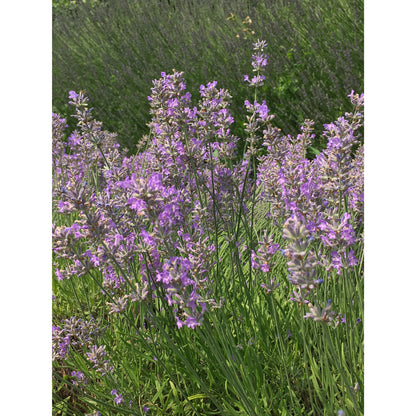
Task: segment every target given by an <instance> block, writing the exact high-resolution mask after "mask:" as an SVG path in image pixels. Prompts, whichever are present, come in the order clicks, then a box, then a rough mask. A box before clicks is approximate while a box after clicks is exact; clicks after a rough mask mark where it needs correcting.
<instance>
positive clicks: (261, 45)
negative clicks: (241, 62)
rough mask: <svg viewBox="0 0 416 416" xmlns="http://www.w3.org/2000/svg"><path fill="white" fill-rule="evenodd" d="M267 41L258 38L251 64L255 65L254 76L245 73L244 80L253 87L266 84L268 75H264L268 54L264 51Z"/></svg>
mask: <svg viewBox="0 0 416 416" xmlns="http://www.w3.org/2000/svg"><path fill="white" fill-rule="evenodd" d="M266 46H267V43H266V42H265V41H264V40H258V41H257V42H255V43H254V44H253V50H254V54H253V56H252V61H251V65H252V67H253V72H254V73H255V75H254V77H252V78H250V77H249V76H248V75H244V81H246V82H248V83H249V85H250V86H251V87H259V86H262V85H264V80H265V79H266V77H265V76H264V75H263V71H264V68H265V66H266V65H267V58H268V56H267V55H266V54H265V53H264V49H265V48H266Z"/></svg>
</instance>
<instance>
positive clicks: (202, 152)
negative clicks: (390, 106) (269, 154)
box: [53, 71, 252, 328]
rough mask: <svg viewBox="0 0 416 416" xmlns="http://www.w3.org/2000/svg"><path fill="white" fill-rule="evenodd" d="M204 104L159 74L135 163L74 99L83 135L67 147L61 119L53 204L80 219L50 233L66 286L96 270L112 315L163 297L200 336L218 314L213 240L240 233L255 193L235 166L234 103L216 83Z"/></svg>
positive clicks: (179, 78)
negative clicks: (208, 318) (207, 317)
mask: <svg viewBox="0 0 416 416" xmlns="http://www.w3.org/2000/svg"><path fill="white" fill-rule="evenodd" d="M200 94H201V99H200V101H199V108H198V107H191V106H190V104H191V102H190V100H191V96H190V94H189V92H187V91H186V85H185V82H184V79H183V73H181V72H176V71H174V72H173V74H166V73H162V74H161V78H160V79H159V80H155V81H154V82H153V88H152V94H151V96H149V102H150V106H151V111H150V112H151V115H152V120H151V122H150V123H149V127H150V134H149V136H148V137H147V139H146V140H147V141H148V145H147V149H146V150H145V151H143V152H140V153H138V154H137V155H135V156H131V157H127V156H126V155H125V154H123V152H120V151H119V150H118V146H117V145H116V144H115V135H113V134H110V133H108V132H102V131H101V123H99V122H96V121H95V120H94V119H93V118H92V112H91V109H89V108H88V98H87V97H86V96H85V94H84V93H83V92H80V93H79V94H78V93H75V92H70V99H71V101H70V104H72V105H74V106H75V110H76V115H75V117H76V118H77V120H78V126H79V129H80V130H77V131H75V132H74V133H72V134H71V135H70V136H69V138H68V140H67V142H65V139H64V127H65V121H64V120H62V119H60V118H59V117H58V116H56V115H54V134H55V135H56V137H54V141H55V142H57V146H56V147H54V155H53V156H54V157H53V160H54V172H55V174H54V193H53V195H54V204H55V206H56V207H57V209H58V211H59V212H60V213H62V214H64V215H69V214H76V215H75V217H74V218H76V219H75V221H73V222H72V224H71V225H67V226H62V225H61V226H59V225H57V224H54V226H53V250H54V254H55V259H56V261H55V263H56V269H55V273H56V276H57V277H58V279H59V280H62V279H70V278H72V277H75V276H77V277H80V276H84V275H86V274H88V273H91V272H92V271H93V270H99V271H100V273H101V276H102V282H101V285H102V289H103V293H105V295H106V296H107V297H109V299H107V301H106V304H107V306H108V308H109V313H111V314H118V313H123V312H124V311H125V310H126V308H128V305H129V303H130V302H148V303H149V302H152V299H155V298H156V297H159V296H163V297H164V298H165V300H166V302H167V304H168V305H169V306H171V307H172V310H173V312H174V315H175V317H176V321H177V325H178V327H181V326H183V325H186V326H188V327H190V328H195V327H196V326H198V325H200V324H201V322H202V319H203V315H204V313H205V311H206V310H207V309H208V305H216V304H217V303H216V302H215V300H214V299H212V298H211V297H210V292H211V289H210V276H209V270H210V267H211V263H212V259H213V258H214V256H213V251H214V245H213V242H212V237H210V236H212V235H214V234H215V232H216V229H217V227H218V226H219V224H221V225H220V227H223V229H227V230H231V229H232V228H233V221H235V217H236V212H237V211H238V209H239V204H240V201H241V199H242V196H241V193H242V192H243V190H244V192H245V193H247V194H248V193H249V192H250V191H251V186H252V183H251V181H250V180H247V177H246V169H245V164H244V162H243V163H234V162H233V159H234V158H235V149H236V142H237V138H236V137H234V136H232V135H231V134H230V125H231V124H232V123H233V121H234V120H233V118H232V117H231V115H230V113H229V110H228V105H229V103H230V100H231V96H230V94H229V93H228V91H226V90H224V89H218V88H217V83H216V82H212V83H208V84H207V85H206V86H204V85H202V86H201V88H200ZM90 165H92V167H93V168H92V169H90V167H89V166H90ZM63 266H65V267H63Z"/></svg>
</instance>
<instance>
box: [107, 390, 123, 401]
mask: <svg viewBox="0 0 416 416" xmlns="http://www.w3.org/2000/svg"><path fill="white" fill-rule="evenodd" d="M110 393H111V395H112V396H116V397H114V402H115V404H121V403H124V399H123V396H122V395H121V394H118V393H117V390H116V389H113V390H111V392H110Z"/></svg>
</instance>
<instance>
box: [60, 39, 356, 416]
mask: <svg viewBox="0 0 416 416" xmlns="http://www.w3.org/2000/svg"><path fill="white" fill-rule="evenodd" d="M266 46H267V44H266V42H264V41H257V42H255V43H254V44H253V49H254V53H253V55H252V68H253V71H254V77H253V78H251V79H250V77H248V76H246V77H245V81H248V82H249V84H250V86H251V87H252V90H253V91H254V97H253V98H254V100H253V104H251V102H250V101H249V100H247V101H246V105H245V107H246V110H247V113H248V115H247V117H246V120H247V122H246V124H245V126H246V133H247V135H248V137H247V143H248V144H247V147H246V151H245V154H244V157H243V159H242V160H241V161H239V159H238V158H236V148H237V144H238V141H239V140H240V138H238V137H235V136H234V135H233V134H232V133H231V125H232V124H233V123H234V117H233V116H232V115H231V112H230V110H229V106H230V102H231V99H232V97H231V95H230V93H229V92H228V91H227V90H225V89H221V88H220V89H219V88H217V82H215V81H214V82H210V83H208V84H206V85H201V86H200V99H199V101H198V103H197V105H193V104H192V96H191V94H190V93H189V92H188V91H187V87H186V84H185V79H184V73H183V72H178V71H173V72H172V73H171V74H167V73H164V72H162V73H161V77H160V78H159V79H158V80H155V81H154V82H153V87H152V89H151V95H150V96H149V97H148V101H149V103H150V114H151V121H150V123H149V124H148V127H149V132H148V134H147V135H146V136H144V137H143V138H142V140H141V144H140V146H139V147H138V150H137V152H136V154H135V155H131V156H127V154H126V153H125V152H124V151H122V150H120V147H119V145H118V144H117V142H116V135H115V134H112V133H109V132H107V131H103V130H102V124H101V123H99V122H98V121H96V120H95V119H94V118H93V115H92V109H91V108H90V107H89V105H88V98H87V97H86V95H85V92H80V93H75V92H74V91H71V92H70V95H69V98H70V105H72V106H73V107H74V109H75V114H74V116H75V119H76V121H77V128H76V129H75V131H73V132H72V133H71V134H70V135H69V136H68V137H66V131H65V130H66V124H67V123H66V120H65V119H63V118H62V117H60V116H59V115H57V114H54V115H53V207H54V211H55V214H54V219H55V221H54V224H53V259H54V270H55V271H54V279H55V284H54V288H55V293H54V298H55V300H54V322H53V360H54V377H55V380H56V383H57V384H60V385H61V386H63V385H70V386H71V389H72V390H71V392H72V393H71V394H72V395H73V394H75V393H74V392H76V394H77V395H79V397H78V400H79V402H80V405H79V409H82V411H83V412H84V413H83V414H85V411H84V410H85V409H88V410H87V411H88V412H89V414H94V413H91V412H95V414H131V415H133V414H134V415H139V414H145V413H147V412H150V413H151V414H160V415H162V414H189V415H197V414H201V415H202V414H230V415H242V414H253V415H254V414H256V415H257V414H308V413H309V414H324V415H329V414H334V412H336V411H337V410H338V409H339V408H340V407H342V409H345V410H346V411H349V412H350V413H351V414H357V415H358V414H362V407H363V404H362V403H363V400H362V389H358V388H355V389H350V387H351V386H356V385H357V386H362V375H363V369H362V336H363V333H362V325H360V322H361V320H362V318H363V315H362V302H363V296H362V243H363V240H362V226H363V180H362V177H363V145H362V143H361V141H360V138H359V136H358V134H357V133H358V132H359V130H360V127H361V125H362V119H363V115H362V110H361V107H362V105H363V97H362V96H359V95H357V94H355V93H354V92H352V93H351V95H350V98H351V101H352V103H353V107H354V109H353V112H351V113H346V114H345V116H344V117H340V118H339V119H338V120H337V121H336V122H334V123H331V124H328V125H326V126H325V131H324V137H326V138H327V139H328V144H327V147H326V149H325V150H324V151H323V152H322V153H320V154H319V155H317V156H316V158H315V159H313V160H310V159H308V158H307V152H308V148H309V146H310V145H311V143H312V140H313V139H314V134H313V122H312V121H310V120H306V121H305V123H304V125H303V127H302V131H301V133H300V134H299V135H297V136H296V137H291V136H289V135H288V136H281V134H280V130H279V129H277V128H276V127H273V126H272V124H271V120H272V119H273V117H274V116H273V115H272V114H270V110H269V108H268V106H267V104H266V102H265V101H263V100H262V101H261V102H262V104H259V102H260V100H259V98H258V95H260V94H261V89H259V87H260V86H262V85H261V84H263V82H264V81H265V76H264V69H265V67H266V65H267V55H266V54H265V48H266ZM242 81H244V80H242ZM262 148H264V150H262ZM90 294H91V296H90ZM65 301H66V302H67V303H70V305H71V306H72V307H71V308H70V309H71V310H70V311H68V312H65V315H66V316H63V315H64V312H63V310H62V309H59V308H58V305H62V303H64V302H65ZM93 306H94V307H93ZM61 308H62V306H61ZM59 311H60V315H61V316H58V315H59V313H58V312H59ZM85 315H87V316H91V315H92V318H89V319H90V320H89V321H86V320H85ZM357 383H358V384H357ZM62 399H64V398H62ZM61 403H62V402H61ZM58 404H59V403H58ZM79 411H81V410H79ZM282 412H283V413H282ZM284 412H286V413H284Z"/></svg>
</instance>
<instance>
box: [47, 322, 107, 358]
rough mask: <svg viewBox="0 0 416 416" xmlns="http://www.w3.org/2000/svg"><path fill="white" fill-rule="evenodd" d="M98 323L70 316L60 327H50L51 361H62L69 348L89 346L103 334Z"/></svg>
mask: <svg viewBox="0 0 416 416" xmlns="http://www.w3.org/2000/svg"><path fill="white" fill-rule="evenodd" d="M103 330H104V328H102V327H101V323H100V321H96V320H94V319H90V320H89V321H84V320H82V319H79V318H78V319H77V318H76V317H75V316H72V317H71V318H69V319H65V320H64V321H63V323H62V326H61V327H59V326H56V325H53V326H52V359H53V360H57V359H64V358H66V357H67V356H68V354H69V352H70V350H71V348H77V349H79V348H80V347H83V346H91V345H92V343H93V342H95V341H96V340H97V339H98V338H99V337H100V336H101V335H102V333H103Z"/></svg>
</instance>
